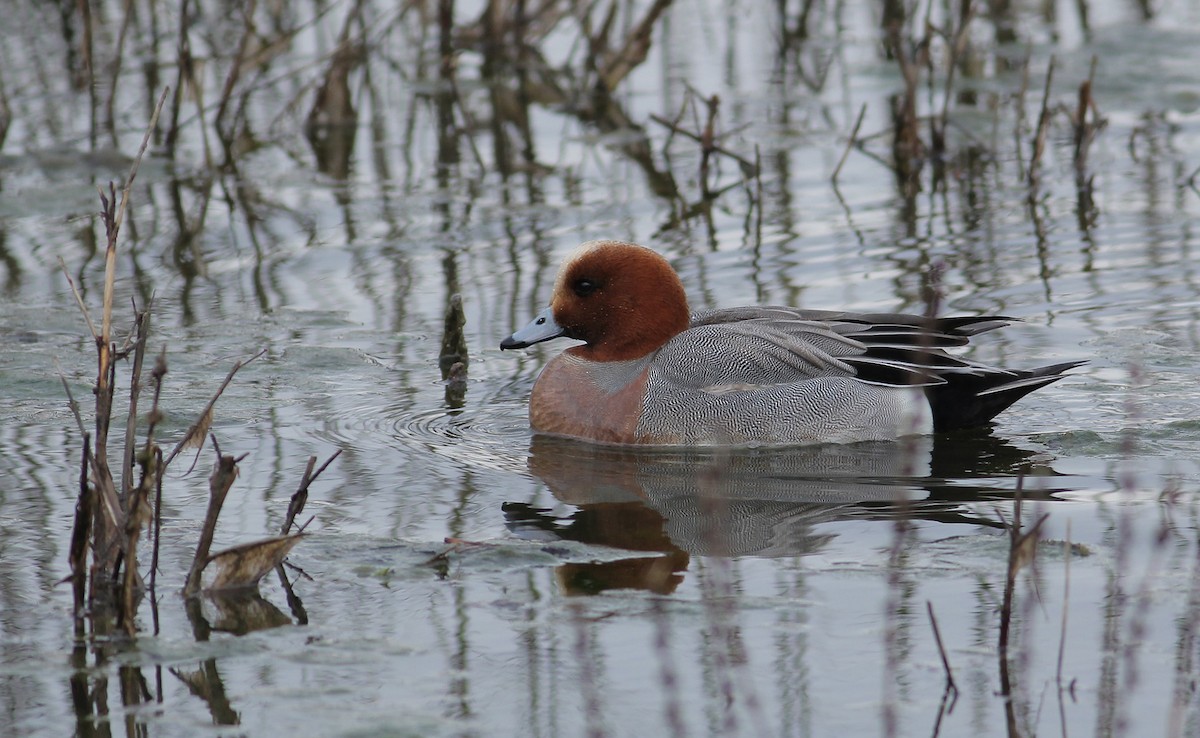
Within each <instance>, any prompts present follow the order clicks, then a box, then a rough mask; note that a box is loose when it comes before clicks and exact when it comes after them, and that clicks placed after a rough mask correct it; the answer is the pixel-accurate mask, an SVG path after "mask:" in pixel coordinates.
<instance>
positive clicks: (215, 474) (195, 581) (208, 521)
mask: <svg viewBox="0 0 1200 738" xmlns="http://www.w3.org/2000/svg"><path fill="white" fill-rule="evenodd" d="M210 438H211V440H212V445H213V450H214V451H215V452H216V453H217V463H216V464H214V465H213V471H212V474H211V475H209V477H208V511H207V512H206V513H205V515H204V527H203V528H201V530H200V540H199V541H198V542H197V543H196V555H195V557H194V558H193V559H192V567H191V569H190V570H189V571H188V575H187V582H186V583H185V584H184V587H183V596H184V597H193V596H195V595H196V594H197V593H198V592H199V591H200V574H201V572H203V571H204V567H205V566H206V565H207V564H208V559H209V556H208V554H209V551H210V550H211V549H212V542H213V535H214V534H215V533H216V530H217V518H219V517H220V516H221V507H222V506H223V505H224V504H225V497H226V495H228V494H229V488H230V487H232V486H233V480H235V479H237V474H238V470H237V465H238V462H239V461H241V460H242V459H244V458H246V454H242V455H241V456H239V457H237V458H234V457H233V456H231V455H227V454H222V453H221V446H220V444H218V443H217V437H216V436H215V435H211V434H210Z"/></svg>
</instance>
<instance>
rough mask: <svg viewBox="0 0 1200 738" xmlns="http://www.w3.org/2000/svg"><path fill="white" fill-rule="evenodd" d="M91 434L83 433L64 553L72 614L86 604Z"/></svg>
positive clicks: (81, 613)
mask: <svg viewBox="0 0 1200 738" xmlns="http://www.w3.org/2000/svg"><path fill="white" fill-rule="evenodd" d="M91 443H92V436H91V435H90V434H89V433H87V432H84V434H83V458H82V460H81V461H80V465H79V466H80V468H79V496H78V497H77V498H76V499H75V523H74V525H73V527H72V529H71V548H70V549H69V551H68V553H67V564H68V565H69V566H70V569H71V574H70V579H71V590H72V592H73V594H74V603H75V612H74V616H75V617H76V618H82V617H83V611H84V607H85V606H86V589H87V552H88V544H89V541H90V539H91V531H92V516H93V509H92V495H91V490H90V488H89V487H88V467H89V466H90V464H89V460H90V457H91Z"/></svg>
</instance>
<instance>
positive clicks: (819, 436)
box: [500, 240, 1085, 446]
mask: <svg viewBox="0 0 1200 738" xmlns="http://www.w3.org/2000/svg"><path fill="white" fill-rule="evenodd" d="M1015 320H1016V319H1014V318H1010V317H1006V316H1001V315H983V316H963V317H943V318H927V317H925V316H921V315H909V314H904V313H854V312H842V311H834V310H815V309H799V308H794V307H786V306H778V305H765V306H745V307H730V308H716V309H709V310H704V311H699V312H695V313H693V312H692V311H691V310H690V309H689V307H688V300H687V294H686V292H685V290H684V287H683V282H682V281H681V280H680V278H679V275H678V274H677V273H676V272H675V270H674V268H672V266H671V264H670V263H669V262H668V261H667V260H666V259H665V258H664V257H663V256H662V255H661V254H659V253H658V252H656V251H654V250H653V249H650V248H647V247H645V246H641V245H638V244H635V243H631V242H627V241H618V240H594V241H588V242H586V243H584V244H582V245H581V246H579V247H578V248H577V249H576V250H575V251H574V252H572V253H570V254H569V255H567V257H566V258H565V259H564V261H563V263H562V265H561V267H560V269H559V272H558V276H557V278H556V280H555V283H554V289H553V293H552V296H551V299H550V304H549V306H548V307H546V308H545V309H544V310H542V311H541V312H540V313H539V314H538V315H536V316H535V317H534V318H533V320H531V321H530V322H529V323H528V324H527V325H525V326H524V327H522V328H520V329H519V330H517V331H516V332H514V333H513V334H512V335H510V336H509V337H508V338H505V339H504V340H503V341H502V342H501V344H500V349H501V350H512V349H522V348H527V347H529V346H532V345H534V344H537V343H541V342H543V341H549V340H552V339H555V338H570V339H574V340H577V341H581V342H582V343H581V344H579V345H576V346H572V347H570V348H567V349H566V350H564V351H562V352H561V353H559V354H558V355H557V356H555V357H554V358H553V359H551V360H550V361H549V362H548V363H547V364H546V365H545V367H544V368H543V369H542V371H541V373H540V374H539V375H538V378H537V380H536V381H535V382H534V385H533V390H532V392H531V393H530V398H529V424H530V426H531V427H532V429H533V431H534V432H536V433H540V434H546V435H551V436H563V437H569V438H575V439H580V440H584V441H590V442H594V443H600V444H619V445H636V446H740V445H745V446H759V445H769V444H783V445H800V444H813V443H855V442H860V441H885V440H897V439H901V438H903V437H906V436H911V435H926V434H932V433H942V432H946V431H953V430H957V429H964V428H974V427H979V426H986V425H987V424H989V423H990V422H991V420H992V419H993V418H994V417H995V416H996V415H998V414H999V413H1001V412H1003V411H1004V410H1005V409H1007V408H1008V407H1009V406H1010V405H1012V404H1013V403H1014V402H1016V401H1017V400H1019V399H1021V398H1022V397H1024V396H1025V395H1027V394H1029V393H1030V392H1033V391H1034V390H1036V389H1039V388H1041V387H1045V386H1046V385H1049V384H1052V383H1054V382H1057V381H1058V380H1060V379H1062V378H1063V377H1064V376H1066V375H1064V372H1066V371H1068V370H1070V369H1073V368H1075V367H1077V366H1080V365H1081V364H1083V363H1085V362H1082V361H1070V362H1065V363H1059V364H1052V365H1049V366H1042V367H1038V368H1035V369H1003V368H998V367H993V366H988V365H985V364H982V363H978V362H975V361H969V360H967V359H963V358H961V357H958V356H955V355H954V354H951V353H950V352H949V351H948V350H947V349H951V348H955V347H961V346H965V345H967V343H968V342H969V341H970V339H971V338H972V337H974V336H976V335H979V334H981V333H985V332H987V331H991V330H995V329H998V328H1002V327H1004V326H1006V325H1009V324H1011V323H1013V322H1014V321H1015Z"/></svg>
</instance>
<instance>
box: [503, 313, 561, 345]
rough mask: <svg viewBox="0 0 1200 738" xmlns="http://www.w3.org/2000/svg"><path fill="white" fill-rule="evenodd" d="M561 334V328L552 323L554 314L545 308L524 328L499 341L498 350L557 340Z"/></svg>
mask: <svg viewBox="0 0 1200 738" xmlns="http://www.w3.org/2000/svg"><path fill="white" fill-rule="evenodd" d="M563 333H564V331H563V328H562V327H561V326H559V324H558V323H555V322H554V314H553V313H552V312H551V310H550V308H546V309H545V310H543V311H542V312H540V313H538V315H537V317H536V318H534V319H533V320H531V321H529V324H528V325H526V326H525V327H524V328H522V329H521V330H519V331H517V332H516V333H514V334H512V335H511V336H509V337H508V338H506V339H504V340H503V341H501V342H500V349H501V350H504V349H519V348H525V347H526V346H532V345H533V344H535V343H541V342H542V341H549V340H550V339H551V338H558V337H559V336H561V335H563Z"/></svg>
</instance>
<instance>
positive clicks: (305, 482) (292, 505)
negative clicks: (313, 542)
mask: <svg viewBox="0 0 1200 738" xmlns="http://www.w3.org/2000/svg"><path fill="white" fill-rule="evenodd" d="M341 454H342V449H340V448H339V449H338V450H337V451H334V452H333V455H332V456H330V457H329V458H328V459H326V460H325V463H324V464H321V468H320V469H317V470H316V472H315V473H314V472H313V467H314V466H316V463H317V457H316V456H309V457H308V465H307V466H306V467H305V468H304V476H303V477H301V478H300V487H299V488H298V489H297V490H296V492H295V494H293V495H292V500H291V502H289V503H288V509H287V515H286V517H285V519H284V521H283V527H282V528H280V529H279V534H280V535H284V536H286V535H287V534H288V531H290V530H291V528H292V523H293V522H295V520H296V516H297V515H299V514H300V513H301V512H303V511H304V505H305V503H306V502H308V487H309V485H311V484H312V483H313V482H315V481H317V477H319V476H321V472H323V471H325V469H326V467H328V466H329V465H330V464H331V463H333V460H334V459H336V458H337V457H338V456H341ZM307 525H308V523H305V526H307Z"/></svg>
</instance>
